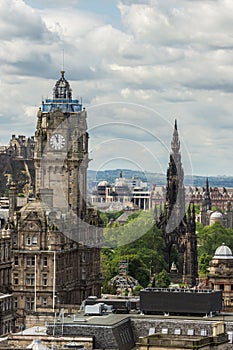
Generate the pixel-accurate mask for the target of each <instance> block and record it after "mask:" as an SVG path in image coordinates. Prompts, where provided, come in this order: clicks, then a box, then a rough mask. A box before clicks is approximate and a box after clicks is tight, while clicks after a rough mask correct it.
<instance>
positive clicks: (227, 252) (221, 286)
mask: <svg viewBox="0 0 233 350" xmlns="http://www.w3.org/2000/svg"><path fill="white" fill-rule="evenodd" d="M208 279H209V287H210V288H211V289H215V290H222V292H223V307H224V309H225V310H228V311H232V310H233V255H232V252H231V249H230V248H229V247H228V246H226V245H225V244H224V243H223V244H222V245H221V246H220V247H218V248H217V249H216V251H215V253H214V256H213V258H212V260H211V261H210V270H209V274H208Z"/></svg>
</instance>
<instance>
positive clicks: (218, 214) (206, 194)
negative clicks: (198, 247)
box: [191, 179, 233, 228]
mask: <svg viewBox="0 0 233 350" xmlns="http://www.w3.org/2000/svg"><path fill="white" fill-rule="evenodd" d="M216 193H218V196H217V198H218V199H217V201H216V196H215V194H216ZM229 199H230V195H229V194H227V190H225V191H224V193H223V194H221V195H220V192H219V191H217V190H214V191H211V190H210V188H209V181H208V179H207V180H206V187H205V189H203V192H202V194H201V195H200V196H199V195H197V197H196V195H195V194H193V195H192V196H191V200H192V201H193V202H196V203H199V204H200V213H199V214H198V215H197V216H196V219H197V221H198V222H200V223H201V224H202V225H203V226H207V225H208V226H209V225H213V224H214V223H215V222H220V223H221V224H222V226H224V227H226V228H233V211H232V204H231V201H229ZM213 203H215V206H216V204H218V205H219V206H218V205H217V207H218V208H220V209H215V210H213V209H212V208H213ZM220 210H221V211H220Z"/></svg>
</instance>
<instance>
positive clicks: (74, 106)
mask: <svg viewBox="0 0 233 350" xmlns="http://www.w3.org/2000/svg"><path fill="white" fill-rule="evenodd" d="M56 110H61V111H62V112H64V113H65V112H69V113H72V112H74V113H75V112H79V111H81V110H82V104H81V103H79V100H77V99H75V100H73V99H72V89H71V87H70V84H69V82H68V81H67V80H66V79H65V71H63V70H62V71H61V78H60V79H59V80H57V82H56V84H55V86H54V89H53V98H52V99H46V100H45V101H43V102H42V112H54V111H56Z"/></svg>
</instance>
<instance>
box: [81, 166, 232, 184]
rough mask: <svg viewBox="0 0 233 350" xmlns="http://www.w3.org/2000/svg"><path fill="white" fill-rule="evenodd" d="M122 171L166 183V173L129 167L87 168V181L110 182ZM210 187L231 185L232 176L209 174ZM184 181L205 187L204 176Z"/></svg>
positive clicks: (124, 174)
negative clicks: (100, 169) (142, 170)
mask: <svg viewBox="0 0 233 350" xmlns="http://www.w3.org/2000/svg"><path fill="white" fill-rule="evenodd" d="M120 171H122V174H123V177H125V178H132V177H133V176H138V177H139V178H140V179H141V180H142V181H145V182H146V181H147V182H149V183H150V184H156V185H158V186H162V185H166V174H160V173H152V172H141V171H137V170H130V169H113V170H102V171H95V170H88V183H89V184H91V183H95V182H99V181H101V180H107V181H109V182H110V183H114V180H115V179H116V178H118V177H119V176H120ZM208 179H209V185H210V187H233V176H209V177H208ZM184 183H185V185H186V186H196V187H205V185H206V177H205V176H197V175H193V176H190V175H187V176H185V180H184Z"/></svg>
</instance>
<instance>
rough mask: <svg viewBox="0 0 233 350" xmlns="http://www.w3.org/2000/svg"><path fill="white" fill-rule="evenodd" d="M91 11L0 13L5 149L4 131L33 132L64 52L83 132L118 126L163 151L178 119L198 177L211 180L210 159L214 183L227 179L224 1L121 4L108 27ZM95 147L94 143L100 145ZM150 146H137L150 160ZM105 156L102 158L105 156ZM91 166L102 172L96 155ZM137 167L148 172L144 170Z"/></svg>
mask: <svg viewBox="0 0 233 350" xmlns="http://www.w3.org/2000/svg"><path fill="white" fill-rule="evenodd" d="M97 1H98V0H97ZM26 3H27V5H26ZM72 5H73V7H72ZM102 5H103V4H102ZM94 6H95V8H96V6H98V5H97V4H96V3H95V4H93V11H91V5H90V6H89V8H90V10H89V11H87V10H86V9H85V10H84V9H83V8H82V7H81V2H79V1H78V2H77V1H75V2H74V4H73V1H68V2H65V1H59V2H56V6H55V2H54V1H49V2H48V3H47V2H46V3H45V1H44V2H43V0H42V1H38V0H27V1H22V0H8V1H7V2H3V1H2V2H1V3H0V37H1V42H0V64H1V81H0V90H1V91H0V92H1V114H2V115H1V116H0V123H1V134H0V135H1V137H3V138H4V140H6V135H7V128H8V129H9V135H10V134H11V133H12V130H13V129H14V132H13V133H22V132H23V128H24V126H25V128H26V129H25V130H28V131H29V133H31V134H32V133H33V132H34V129H35V125H36V115H35V111H36V109H37V107H38V105H39V104H40V102H41V100H42V97H47V96H51V94H52V88H53V86H54V83H55V81H56V79H58V78H59V74H60V73H59V70H60V69H61V67H62V50H63V49H64V52H65V70H66V77H67V79H68V80H69V81H70V83H71V87H72V89H73V95H74V97H80V96H83V101H84V103H85V105H86V107H87V110H88V125H89V127H90V129H91V130H93V128H94V127H95V126H96V125H97V124H99V125H102V124H103V123H111V122H113V121H116V120H117V121H121V122H123V121H124V122H128V123H129V124H135V125H137V126H138V127H141V128H144V129H146V130H150V131H151V132H152V133H153V134H154V135H158V134H159V137H160V139H161V140H164V143H165V144H166V145H167V147H168V148H169V144H170V137H171V134H172V126H173V123H174V119H175V118H177V119H178V127H179V130H180V133H181V136H182V137H183V141H184V145H187V147H188V152H189V153H190V155H191V157H192V161H193V167H194V169H195V171H196V172H197V173H204V174H207V173H208V174H210V173H211V172H215V170H214V165H213V164H212V162H213V161H214V156H213V154H215V155H217V156H218V155H219V159H218V161H217V164H216V165H215V166H216V167H217V169H216V172H215V173H220V172H223V171H225V169H226V171H228V173H229V172H233V166H231V165H229V161H228V159H230V156H231V148H232V140H231V130H232V128H233V122H232V120H233V119H232V102H231V101H232V100H233V99H232V97H233V96H232V93H233V83H232V82H233V68H232V59H233V50H232V48H233V37H232V31H233V3H232V1H229V0H221V1H220V0H216V1H210V0H202V1H197V0H196V1H188V0H163V1H162V2H161V1H156V0H148V1H147V0H144V1H142V0H141V1H131V0H128V1H126V0H122V1H120V2H119V4H118V8H119V10H120V16H121V21H122V22H119V21H118V22H117V23H118V26H117V27H116V25H115V23H116V22H114V23H113V22H112V21H111V18H112V14H111V16H110V15H109V16H106V15H103V14H101V13H100V12H99V13H98V14H97V13H95V8H94ZM9 19H10V20H9ZM116 102H120V104H118V106H117V107H116V105H114V103H116ZM104 104H105V105H104ZM95 105H98V106H101V108H100V107H99V109H98V108H97V107H95V108H94V106H95ZM122 105H125V108H120V106H121V107H122ZM129 105H130V106H131V108H129ZM133 106H134V107H133ZM135 106H138V108H136V107H135ZM142 106H143V107H142ZM143 109H144V110H143ZM30 115H31V118H30ZM162 121H163V122H162ZM24 122H25V125H24ZM131 131H132V130H130V131H129V130H128V129H125V130H123V131H122V130H121V131H120V129H118V131H117V129H115V131H114V133H113V131H111V132H110V129H108V133H109V134H110V135H112V136H114V137H115V138H116V139H117V137H120V134H122V135H124V138H125V139H127V137H131V136H130V135H131ZM99 132H100V130H99ZM25 133H26V131H25ZM117 133H118V135H117ZM144 136H145V135H144ZM95 137H96V138H98V137H100V140H101V141H100V142H102V140H103V139H102V138H104V135H102V134H101V132H100V134H99V136H98V135H97V134H96V133H95ZM135 137H136V135H135ZM137 137H138V138H137V142H142V139H140V138H139V135H138V134H137ZM139 139H140V140H139ZM7 140H8V138H7ZM92 142H94V141H92ZM143 142H145V140H143ZM1 143H3V142H2V140H1ZM143 145H144V143H143ZM153 146H154V145H153V143H151V145H148V144H147V145H146V147H147V149H150V150H151V152H152V149H153ZM128 148H129V150H130V149H132V157H133V156H134V155H133V152H134V150H133V148H131V147H128ZM110 149H111V148H109V149H105V151H106V152H107V153H108V154H110ZM101 157H102V160H101ZM184 158H185V156H184ZM203 158H204V159H205V161H202V159H203ZM96 159H98V161H99V162H103V163H104V161H105V160H104V152H103V153H102V154H98V155H97V158H96ZM106 159H107V158H106ZM225 159H227V165H226V166H225ZM97 163H98V162H97V160H96V161H95V164H97ZM145 163H146V164H147V167H148V170H150V169H149V168H150V167H153V165H152V164H151V162H150V161H148V162H145ZM166 163H167V158H166V159H165V160H164V163H163V164H166ZM215 163H216V160H215ZM198 166H200V169H198ZM231 167H232V168H231ZM209 169H211V172H210V171H209Z"/></svg>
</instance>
